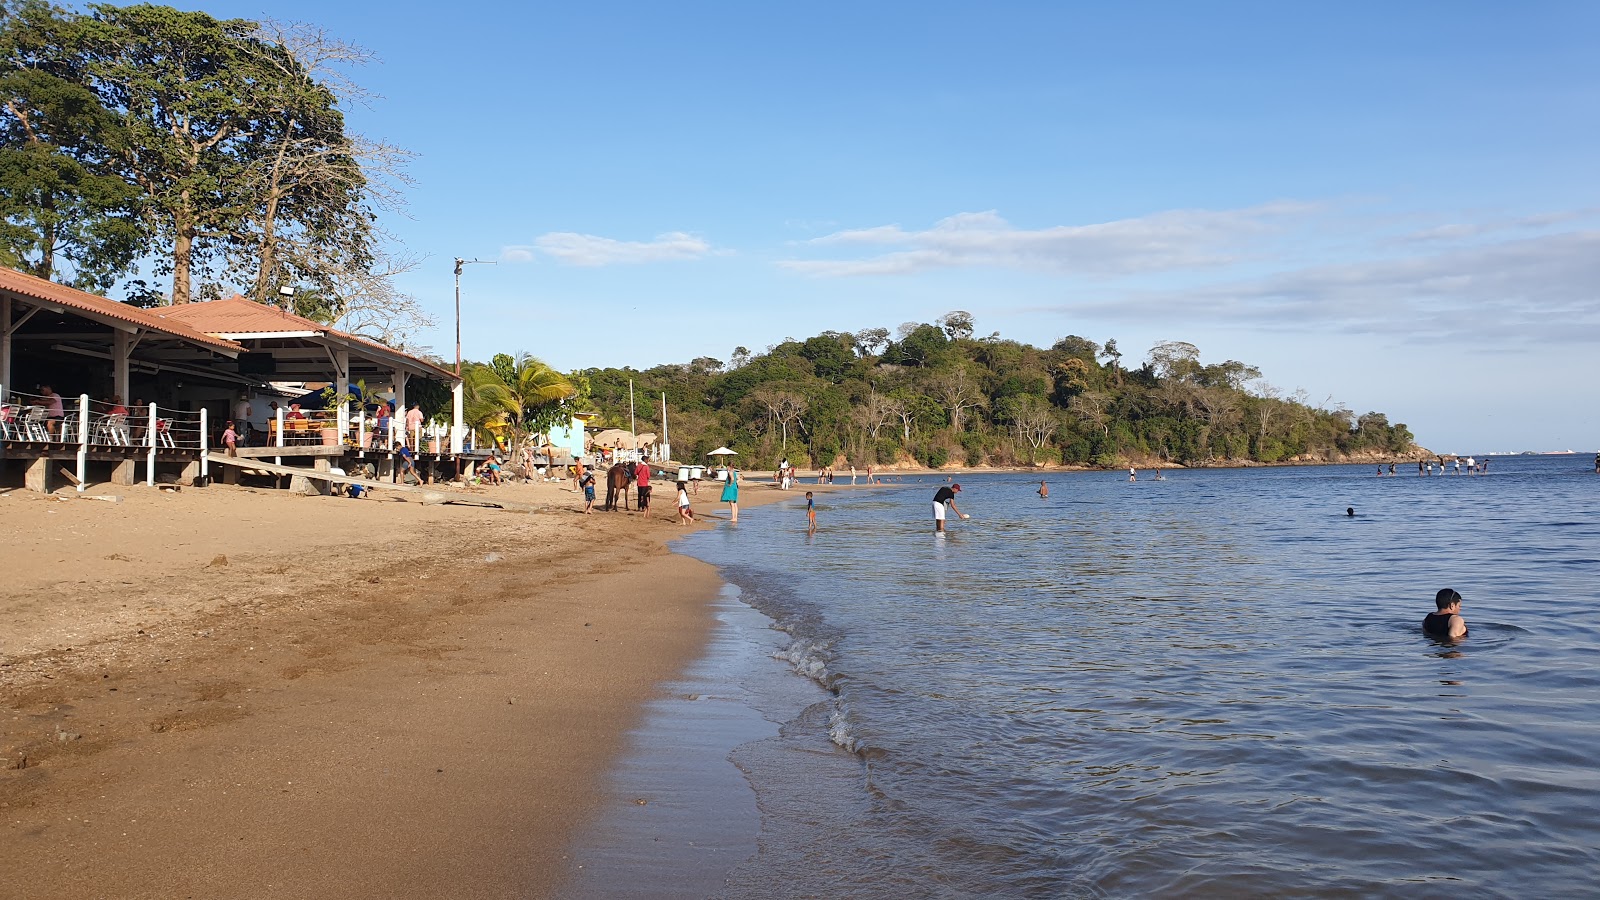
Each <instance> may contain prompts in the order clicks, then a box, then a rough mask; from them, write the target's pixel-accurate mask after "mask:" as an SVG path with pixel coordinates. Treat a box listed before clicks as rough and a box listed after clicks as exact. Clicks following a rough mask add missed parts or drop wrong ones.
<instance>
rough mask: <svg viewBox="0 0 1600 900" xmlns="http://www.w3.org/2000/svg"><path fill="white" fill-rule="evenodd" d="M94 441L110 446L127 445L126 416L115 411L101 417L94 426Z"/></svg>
mask: <svg viewBox="0 0 1600 900" xmlns="http://www.w3.org/2000/svg"><path fill="white" fill-rule="evenodd" d="M94 443H96V444H104V445H108V446H112V447H126V446H128V444H129V440H128V417H127V416H125V415H123V414H121V413H116V414H114V415H109V416H106V417H105V418H103V419H101V420H100V422H99V423H98V424H97V425H96V426H95V432H94Z"/></svg>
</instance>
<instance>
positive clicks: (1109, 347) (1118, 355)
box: [1100, 338, 1122, 387]
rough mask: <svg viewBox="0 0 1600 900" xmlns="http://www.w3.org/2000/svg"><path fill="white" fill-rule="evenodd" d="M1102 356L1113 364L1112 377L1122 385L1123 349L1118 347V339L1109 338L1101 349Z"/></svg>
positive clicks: (1119, 385) (1118, 384)
mask: <svg viewBox="0 0 1600 900" xmlns="http://www.w3.org/2000/svg"><path fill="white" fill-rule="evenodd" d="M1100 357H1101V358H1102V359H1104V360H1105V361H1106V362H1107V363H1108V364H1109V365H1110V366H1111V377H1112V379H1113V380H1115V381H1116V383H1117V386H1118V387H1121V386H1122V351H1121V350H1118V349H1117V339H1116V338H1108V339H1107V340H1106V346H1105V349H1103V350H1101V351H1100Z"/></svg>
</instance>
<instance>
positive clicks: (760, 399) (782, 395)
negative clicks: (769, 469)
mask: <svg viewBox="0 0 1600 900" xmlns="http://www.w3.org/2000/svg"><path fill="white" fill-rule="evenodd" d="M750 399H752V400H754V401H755V402H756V403H757V404H758V405H759V406H760V407H761V408H762V409H764V410H766V412H767V415H768V416H769V417H770V418H771V420H772V421H773V422H775V423H777V425H778V428H779V429H780V430H781V431H782V433H783V447H782V449H783V452H784V454H785V455H787V454H788V452H789V423H790V422H795V423H799V421H800V417H801V416H803V415H805V412H806V408H807V406H808V404H807V402H806V398H805V396H804V395H802V394H800V393H799V392H797V391H792V390H774V389H771V388H763V389H761V390H759V391H753V392H751V394H750Z"/></svg>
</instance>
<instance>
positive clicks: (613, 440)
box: [594, 428, 635, 450]
mask: <svg viewBox="0 0 1600 900" xmlns="http://www.w3.org/2000/svg"><path fill="white" fill-rule="evenodd" d="M594 442H595V443H596V444H599V445H600V446H602V447H614V448H621V449H623V450H632V449H633V448H634V443H635V442H634V437H633V433H632V432H630V431H624V430H622V429H621V428H607V429H606V430H605V431H600V432H596V433H595V436H594Z"/></svg>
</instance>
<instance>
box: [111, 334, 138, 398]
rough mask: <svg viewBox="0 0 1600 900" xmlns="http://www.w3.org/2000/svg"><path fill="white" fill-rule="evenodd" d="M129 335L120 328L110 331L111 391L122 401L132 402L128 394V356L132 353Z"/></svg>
mask: <svg viewBox="0 0 1600 900" xmlns="http://www.w3.org/2000/svg"><path fill="white" fill-rule="evenodd" d="M131 337H132V335H130V334H128V333H127V332H126V331H123V330H122V329H121V328H118V329H116V330H115V331H113V332H112V333H111V393H113V394H116V395H117V396H118V397H121V398H122V402H123V403H131V402H132V398H131V397H129V396H128V388H129V385H128V356H129V355H130V354H132V353H133V342H132V341H130V340H129V338H131Z"/></svg>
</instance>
